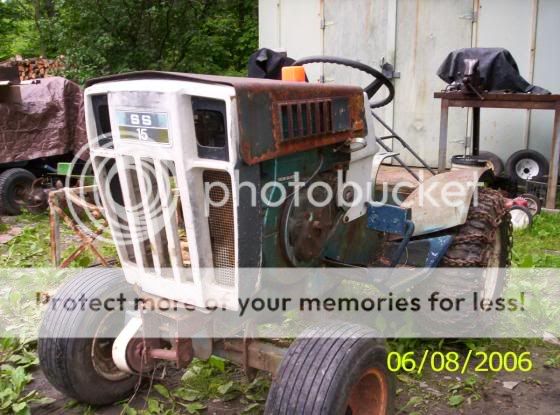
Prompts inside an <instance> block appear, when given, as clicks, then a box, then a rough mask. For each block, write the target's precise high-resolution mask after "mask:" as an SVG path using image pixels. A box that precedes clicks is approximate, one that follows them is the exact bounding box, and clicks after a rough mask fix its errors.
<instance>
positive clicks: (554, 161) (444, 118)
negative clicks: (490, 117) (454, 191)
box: [434, 92, 560, 209]
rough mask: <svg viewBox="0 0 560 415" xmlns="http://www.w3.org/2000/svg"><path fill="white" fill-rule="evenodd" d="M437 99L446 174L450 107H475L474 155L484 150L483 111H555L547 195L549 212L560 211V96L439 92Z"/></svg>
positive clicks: (441, 156)
mask: <svg viewBox="0 0 560 415" xmlns="http://www.w3.org/2000/svg"><path fill="white" fill-rule="evenodd" d="M434 98H436V99H441V118H440V130H439V159H438V170H439V172H440V173H441V172H443V171H444V170H445V165H446V161H447V127H448V119H449V108H451V107H460V108H472V109H473V123H472V128H473V129H472V154H473V155H478V152H479V150H480V109H481V108H507V109H527V110H552V111H554V112H555V113H554V128H553V132H552V151H551V153H550V170H549V173H548V185H547V192H546V203H545V206H546V208H547V209H555V208H556V206H555V205H556V189H557V185H558V168H559V163H560V95H557V94H555V95H532V94H522V93H483V94H481V97H478V96H477V95H474V94H472V95H471V94H464V93H462V92H436V93H435V94H434Z"/></svg>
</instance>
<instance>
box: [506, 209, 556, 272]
mask: <svg viewBox="0 0 560 415" xmlns="http://www.w3.org/2000/svg"><path fill="white" fill-rule="evenodd" d="M559 238H560V215H554V214H546V213H542V214H540V215H538V216H536V217H535V218H534V222H533V226H532V227H531V228H530V229H525V230H522V231H518V232H515V234H514V243H513V265H514V266H517V267H521V268H533V267H539V268H543V267H544V268H560V242H559Z"/></svg>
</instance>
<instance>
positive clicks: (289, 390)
mask: <svg viewBox="0 0 560 415" xmlns="http://www.w3.org/2000/svg"><path fill="white" fill-rule="evenodd" d="M374 336H375V333H374V332H373V331H372V330H371V329H369V328H367V327H363V326H360V325H356V324H349V323H333V324H330V325H327V326H322V327H317V328H314V329H309V330H307V331H305V332H304V333H303V334H302V335H301V337H299V338H298V339H297V340H296V341H295V342H294V343H292V345H291V346H290V348H289V349H288V351H287V352H286V355H285V356H284V359H283V360H282V363H281V365H280V369H279V371H278V375H277V377H276V379H275V380H274V382H273V384H272V387H271V389H270V392H269V395H268V399H267V402H266V408H265V414H266V415H281V414H282V415H291V414H306V415H316V414H317V415H318V414H321V415H335V414H336V415H339V414H352V415H366V414H367V415H370V414H371V415H385V414H391V413H392V412H393V406H394V396H395V389H394V381H393V378H392V376H391V374H390V373H389V371H388V370H387V366H386V361H387V352H386V349H385V346H384V343H383V342H382V341H380V340H379V339H376V338H374Z"/></svg>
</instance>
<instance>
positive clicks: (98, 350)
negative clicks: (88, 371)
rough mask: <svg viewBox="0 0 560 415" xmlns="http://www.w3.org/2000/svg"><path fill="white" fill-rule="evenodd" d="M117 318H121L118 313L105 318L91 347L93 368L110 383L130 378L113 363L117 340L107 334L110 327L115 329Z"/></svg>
mask: <svg viewBox="0 0 560 415" xmlns="http://www.w3.org/2000/svg"><path fill="white" fill-rule="evenodd" d="M116 318H119V316H118V313H109V314H108V315H106V316H105V317H104V318H103V320H102V321H101V323H100V324H99V327H98V328H97V331H96V333H95V337H94V338H93V340H92V345H91V362H92V364H93V368H94V369H95V371H96V372H97V373H98V374H99V375H100V376H103V377H104V378H105V379H107V380H110V381H119V380H123V379H126V378H127V377H129V376H130V375H129V374H128V373H125V372H123V371H122V370H120V369H119V368H118V367H117V366H116V365H115V362H114V361H113V343H114V342H115V339H114V338H112V337H110V336H108V335H107V333H108V331H109V330H110V329H109V328H110V327H114V324H115V323H116V321H115V320H116ZM112 324H113V326H112Z"/></svg>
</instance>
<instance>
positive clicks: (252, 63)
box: [248, 48, 295, 80]
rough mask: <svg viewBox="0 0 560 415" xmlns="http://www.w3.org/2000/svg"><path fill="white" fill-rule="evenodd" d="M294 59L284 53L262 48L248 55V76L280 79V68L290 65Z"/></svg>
mask: <svg viewBox="0 0 560 415" xmlns="http://www.w3.org/2000/svg"><path fill="white" fill-rule="evenodd" d="M294 62H295V60H294V59H292V58H289V57H287V56H286V55H285V54H284V53H281V52H275V51H273V50H272V49H267V48H262V49H259V50H257V51H256V52H255V53H253V54H252V55H251V56H249V65H248V70H249V74H248V76H249V78H264V79H278V80H280V79H282V68H283V67H284V66H290V65H292V64H293V63H294Z"/></svg>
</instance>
